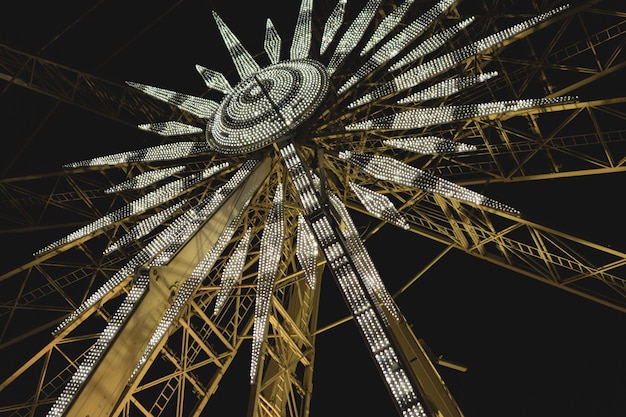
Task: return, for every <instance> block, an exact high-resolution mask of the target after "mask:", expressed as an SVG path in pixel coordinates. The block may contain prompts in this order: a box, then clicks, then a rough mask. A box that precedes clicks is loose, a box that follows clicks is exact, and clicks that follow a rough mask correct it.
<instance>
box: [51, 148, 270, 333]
mask: <svg viewBox="0 0 626 417" xmlns="http://www.w3.org/2000/svg"><path fill="white" fill-rule="evenodd" d="M257 164H258V161H254V160H248V161H246V162H245V163H244V164H243V165H242V166H241V168H239V169H238V170H237V172H236V173H235V174H234V175H233V176H232V177H231V179H229V180H228V181H227V182H226V184H224V185H223V186H222V187H220V188H219V189H218V190H216V191H215V192H214V193H213V194H212V195H210V196H209V197H208V198H207V199H205V200H204V201H202V202H201V203H200V204H199V205H198V208H199V210H195V209H191V210H187V211H185V212H184V213H183V214H182V215H181V216H180V217H179V218H177V219H176V220H174V222H172V224H170V225H169V226H168V227H167V228H166V229H165V230H163V231H162V232H160V233H159V234H158V235H157V236H156V237H155V238H154V239H153V240H152V241H151V242H150V243H148V244H147V245H146V246H144V247H143V249H141V250H140V251H139V252H138V253H137V254H136V255H135V256H133V258H132V259H131V260H130V261H128V263H126V265H124V266H123V267H122V268H120V269H119V270H118V271H117V272H116V273H115V274H114V275H113V276H112V277H111V278H109V279H108V280H107V281H106V282H105V283H104V284H102V286H100V288H98V289H97V290H96V291H95V292H94V293H93V294H91V295H90V296H89V298H87V300H85V301H83V303H82V304H81V305H80V306H78V308H77V309H76V310H74V312H73V313H72V314H70V315H69V316H68V317H67V318H66V319H65V320H63V322H61V324H59V326H58V327H57V328H56V329H55V331H54V333H55V334H58V332H60V331H61V330H63V329H64V328H65V327H67V326H68V325H69V324H70V323H72V322H74V321H75V320H76V319H78V318H79V317H80V316H81V315H82V314H83V313H84V312H85V311H87V310H88V309H90V308H91V307H93V306H95V305H96V304H98V303H99V302H100V301H101V300H102V298H103V297H104V296H105V295H106V294H109V293H110V292H111V291H113V290H114V289H115V288H116V287H117V286H118V285H120V284H121V283H122V282H123V281H124V280H125V279H126V278H128V277H129V276H130V275H132V274H133V272H134V271H135V270H136V269H137V268H138V267H140V266H142V265H146V264H147V263H148V262H150V261H151V263H150V265H153V266H159V265H164V264H166V263H167V262H169V260H170V259H171V254H173V253H176V252H177V251H178V250H179V249H180V247H181V246H182V245H183V244H185V243H186V242H187V238H188V237H189V236H191V235H192V234H193V233H195V231H196V230H197V229H198V228H199V227H200V226H201V225H202V224H203V223H204V220H205V219H207V218H208V217H209V216H210V215H211V214H212V213H213V212H214V211H215V210H216V209H217V208H218V207H219V206H220V205H221V204H222V202H223V201H224V199H226V198H227V197H228V196H229V195H230V193H231V192H232V191H233V190H235V189H236V188H237V185H238V184H240V183H241V182H242V181H243V180H244V179H245V178H246V177H247V176H248V175H249V174H250V172H251V171H252V169H253V168H254V167H255V166H256V165H257ZM226 166H228V164H227V163H224V164H221V165H218V166H217V167H215V168H210V169H218V168H219V169H220V170H221V169H224V168H225V167H226ZM215 172H217V171H215ZM205 174H207V175H208V174H210V171H205ZM248 197H250V196H248Z"/></svg>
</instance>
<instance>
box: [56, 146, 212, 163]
mask: <svg viewBox="0 0 626 417" xmlns="http://www.w3.org/2000/svg"><path fill="white" fill-rule="evenodd" d="M209 150H210V148H209V145H208V144H207V143H206V142H174V143H165V144H162V145H156V146H152V147H149V148H144V149H136V150H132V151H127V152H120V153H115V154H111V155H104V156H98V157H96V158H91V159H85V160H83V161H78V162H72V163H69V164H65V165H63V167H64V168H78V167H92V166H104V165H118V164H123V163H127V162H155V161H172V160H173V161H176V160H178V159H182V158H186V157H188V156H193V155H197V154H200V153H203V152H208V151H209Z"/></svg>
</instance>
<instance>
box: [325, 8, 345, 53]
mask: <svg viewBox="0 0 626 417" xmlns="http://www.w3.org/2000/svg"><path fill="white" fill-rule="evenodd" d="M346 3H347V0H339V1H338V2H337V4H336V5H335V8H334V9H333V11H332V13H331V14H330V16H328V19H326V24H325V25H324V32H323V33H322V41H321V42H320V55H324V52H326V49H328V46H329V45H330V44H331V43H332V42H333V40H334V39H335V35H336V34H337V31H338V30H339V28H340V27H341V24H342V23H343V15H344V14H345V12H346Z"/></svg>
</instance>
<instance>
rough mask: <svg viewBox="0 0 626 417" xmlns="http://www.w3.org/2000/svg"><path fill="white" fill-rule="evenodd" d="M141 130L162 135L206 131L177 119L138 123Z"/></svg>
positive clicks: (193, 133) (194, 133)
mask: <svg viewBox="0 0 626 417" xmlns="http://www.w3.org/2000/svg"><path fill="white" fill-rule="evenodd" d="M137 127H138V128H139V129H141V130H145V131H146V132H152V133H156V134H157V135H160V136H184V135H196V134H198V133H202V132H204V129H202V128H200V127H196V126H192V125H187V124H185V123H181V122H176V121H173V120H171V121H167V122H156V123H145V124H141V125H137Z"/></svg>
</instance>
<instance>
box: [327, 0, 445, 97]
mask: <svg viewBox="0 0 626 417" xmlns="http://www.w3.org/2000/svg"><path fill="white" fill-rule="evenodd" d="M455 1H456V0H440V1H439V3H437V4H435V5H434V6H433V7H431V8H430V9H429V10H428V11H427V12H426V13H424V14H423V15H421V16H420V17H419V18H417V19H416V20H414V21H413V22H411V23H410V24H409V25H408V26H406V27H405V28H404V29H402V30H401V31H400V32H399V33H398V34H397V35H395V36H394V37H393V38H391V39H389V40H388V41H387V42H385V43H384V44H383V45H382V46H381V47H380V48H379V49H378V50H377V51H376V52H374V54H373V55H372V56H371V57H370V58H369V59H367V61H365V63H364V64H363V65H362V66H361V67H360V68H359V69H358V70H357V71H356V72H355V73H354V74H353V75H352V76H351V77H350V78H349V79H348V81H346V82H345V83H344V84H343V85H342V86H341V87H339V89H338V90H337V93H338V94H343V93H344V92H346V91H347V90H348V89H349V88H350V87H352V86H354V85H356V84H357V83H358V82H359V81H360V80H362V79H363V78H365V77H366V76H367V75H369V74H371V73H372V72H374V71H375V70H376V69H378V68H379V67H380V66H382V65H384V64H385V63H387V62H389V61H390V60H391V59H393V58H395V57H396V55H398V51H402V50H404V49H405V48H406V47H407V46H408V45H409V44H410V43H411V42H413V40H415V39H416V38H417V37H418V36H420V35H421V34H422V33H424V31H425V30H426V29H427V28H428V27H429V26H430V25H431V24H432V23H433V22H434V21H435V19H437V18H438V17H439V16H440V15H441V13H443V12H444V11H445V10H447V9H448V7H450V5H451V4H452V3H454V2H455ZM390 16H391V15H390Z"/></svg>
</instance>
